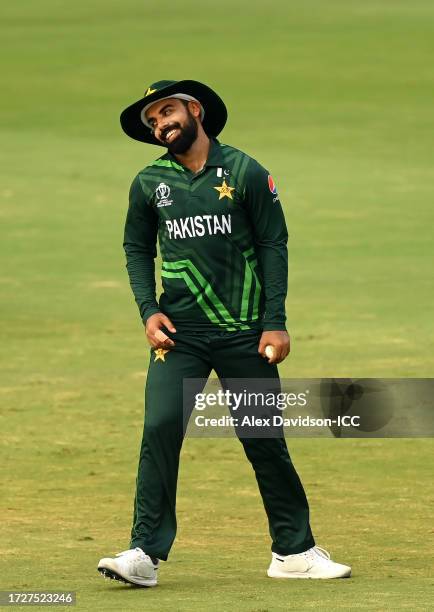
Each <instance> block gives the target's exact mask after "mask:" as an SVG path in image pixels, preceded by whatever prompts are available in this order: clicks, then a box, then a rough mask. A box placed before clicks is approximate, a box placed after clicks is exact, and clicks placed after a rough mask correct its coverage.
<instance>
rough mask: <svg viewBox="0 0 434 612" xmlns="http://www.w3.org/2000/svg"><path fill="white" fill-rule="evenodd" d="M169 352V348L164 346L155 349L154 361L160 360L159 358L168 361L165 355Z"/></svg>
mask: <svg viewBox="0 0 434 612" xmlns="http://www.w3.org/2000/svg"><path fill="white" fill-rule="evenodd" d="M168 352H169V351H168V350H167V349H162V348H159V349H155V351H154V355H155V359H154V361H158V360H159V359H160V360H161V361H166V360H165V358H164V355H165V354H166V353H168Z"/></svg>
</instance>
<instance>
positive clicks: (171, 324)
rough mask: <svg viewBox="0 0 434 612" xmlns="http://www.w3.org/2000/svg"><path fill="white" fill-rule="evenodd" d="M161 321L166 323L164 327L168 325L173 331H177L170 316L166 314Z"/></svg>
mask: <svg viewBox="0 0 434 612" xmlns="http://www.w3.org/2000/svg"><path fill="white" fill-rule="evenodd" d="M160 321H161V323H162V324H163V325H164V327H167V329H168V330H169V331H170V332H172V333H175V332H176V329H175V326H174V325H173V323H172V321H171V320H170V319H169V317H166V315H163V316H162V317H161V319H160Z"/></svg>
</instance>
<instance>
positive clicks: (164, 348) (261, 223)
mask: <svg viewBox="0 0 434 612" xmlns="http://www.w3.org/2000/svg"><path fill="white" fill-rule="evenodd" d="M226 119H227V111H226V107H225V105H224V103H223V101H222V100H221V98H220V97H219V96H218V95H217V94H216V93H215V92H214V91H213V90H212V89H210V88H209V87H208V86H206V85H204V84H202V83H199V82H197V81H191V80H184V81H158V82H156V83H153V84H152V85H150V86H149V87H148V88H147V89H146V91H145V95H144V97H143V98H141V99H140V100H139V101H137V102H135V103H134V104H132V105H131V106H129V107H128V108H126V109H125V110H124V111H123V113H122V114H121V125H122V128H123V130H124V132H125V133H126V134H127V135H128V136H130V137H131V138H134V139H136V140H139V141H141V142H146V143H150V144H154V145H159V146H162V147H165V148H166V149H167V152H166V153H165V154H164V155H163V156H162V157H159V158H158V159H157V160H156V161H153V162H152V163H150V164H149V165H148V166H146V167H145V168H144V169H143V170H141V171H140V172H139V173H138V175H137V176H136V177H135V179H134V180H133V182H132V185H131V189H130V195H129V208H128V213H127V218H126V223H125V237H124V249H125V253H126V258H127V270H128V274H129V279H130V283H131V288H132V290H133V293H134V296H135V299H136V302H137V305H138V307H139V310H140V316H141V318H142V321H143V323H144V325H145V327H146V335H147V338H148V340H149V343H150V345H151V349H150V363H149V369H148V375H147V382H146V391H145V423H144V431H143V439H142V445H141V451H140V458H139V465H138V475H137V481H136V494H135V500H134V516H133V525H132V531H131V540H130V543H129V549H128V550H126V551H124V552H121V553H119V554H117V555H116V557H114V558H104V559H101V561H100V562H99V564H98V570H99V572H101V573H102V574H103V575H104V576H106V577H109V578H112V579H115V580H121V581H123V582H126V583H131V584H135V585H140V586H143V587H151V586H155V585H156V584H157V571H158V567H159V562H160V560H167V558H168V555H169V551H170V549H171V546H172V544H173V541H174V539H175V534H176V513H175V506H176V489H177V478H178V466H179V456H180V451H181V446H182V442H183V436H184V427H183V380H184V379H185V378H194V379H198V378H202V379H207V378H208V376H209V374H210V372H211V370H214V371H215V372H216V374H217V376H218V377H219V379H220V380H221V381H224V380H225V379H228V378H237V379H239V378H261V379H264V378H269V379H277V380H278V376H279V375H278V370H277V364H278V363H280V362H281V361H282V360H283V359H285V357H286V356H287V355H288V353H289V350H290V341H289V336H288V333H287V331H286V326H285V322H286V316H285V298H286V293H287V244H286V243H287V230H286V225H285V218H284V215H283V210H282V206H281V203H280V201H279V196H278V192H277V189H276V185H275V183H274V181H273V179H272V177H271V175H270V174H269V173H268V171H267V170H265V168H263V167H262V166H261V165H260V164H259V163H258V162H257V161H255V160H254V159H253V158H251V157H249V156H248V155H246V154H245V153H243V152H242V151H239V150H238V149H235V148H234V147H231V146H228V145H225V144H222V143H220V142H219V141H218V140H217V136H218V135H219V134H220V132H221V131H222V129H223V127H224V125H225V123H226ZM157 239H158V243H159V248H160V253H161V259H162V268H161V277H162V284H163V293H162V295H161V296H160V299H159V301H157V298H156V287H155V266H154V259H155V257H156V255H157V248H156V247H157ZM266 347H267V355H268V358H266ZM270 347H272V348H271V351H270ZM240 441H241V443H242V445H243V447H244V451H245V454H246V456H247V458H248V460H249V461H250V463H251V464H252V467H253V470H254V472H255V476H256V480H257V482H258V487H259V491H260V494H261V496H262V500H263V504H264V508H265V511H266V513H267V517H268V522H269V530H270V535H271V539H272V546H271V550H272V558H271V564H270V566H269V568H268V572H267V573H268V576H270V577H272V578H341V577H347V576H349V575H350V573H351V568H350V567H348V566H346V565H342V564H339V563H335V562H333V561H332V560H331V559H330V555H329V554H328V553H327V552H326V551H324V550H323V549H322V548H319V547H318V546H316V545H315V541H314V538H313V535H312V532H311V528H310V525H309V507H308V502H307V499H306V495H305V492H304V490H303V487H302V484H301V482H300V479H299V477H298V475H297V472H296V471H295V468H294V466H293V464H292V462H291V459H290V457H289V454H288V450H287V447H286V442H285V439H284V437H283V435H282V436H281V437H273V438H270V437H269V438H248V437H246V438H240ZM204 520H206V517H204ZM241 552H242V551H240V554H241Z"/></svg>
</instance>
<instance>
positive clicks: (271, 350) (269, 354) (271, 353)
mask: <svg viewBox="0 0 434 612" xmlns="http://www.w3.org/2000/svg"><path fill="white" fill-rule="evenodd" d="M265 354H266V356H267V357H268V359H271V358H272V357H274V348H273V347H272V346H271V344H267V346H266V347H265Z"/></svg>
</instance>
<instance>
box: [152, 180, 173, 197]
mask: <svg viewBox="0 0 434 612" xmlns="http://www.w3.org/2000/svg"><path fill="white" fill-rule="evenodd" d="M155 194H156V196H157V198H158V199H159V200H167V198H168V197H169V196H170V187H169V185H166V183H160V184H159V185H158V187H157V189H156V190H155Z"/></svg>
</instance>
